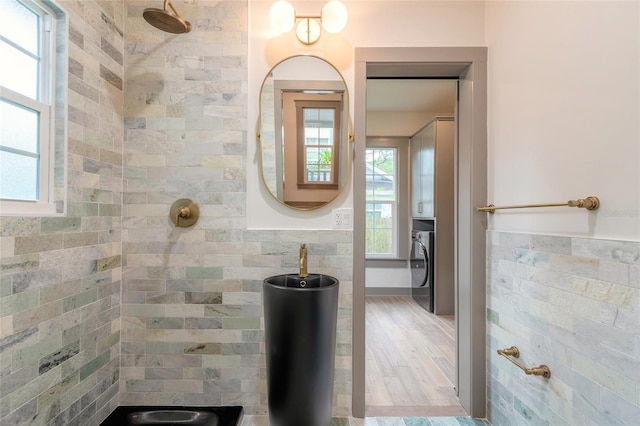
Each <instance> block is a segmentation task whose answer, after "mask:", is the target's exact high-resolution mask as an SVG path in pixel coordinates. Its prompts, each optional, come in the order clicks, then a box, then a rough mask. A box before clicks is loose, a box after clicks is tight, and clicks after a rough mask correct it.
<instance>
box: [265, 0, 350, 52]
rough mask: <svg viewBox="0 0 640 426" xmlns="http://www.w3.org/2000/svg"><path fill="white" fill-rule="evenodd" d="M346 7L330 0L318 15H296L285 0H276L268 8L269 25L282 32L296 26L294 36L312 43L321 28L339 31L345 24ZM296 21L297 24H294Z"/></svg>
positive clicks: (303, 41)
mask: <svg viewBox="0 0 640 426" xmlns="http://www.w3.org/2000/svg"><path fill="white" fill-rule="evenodd" d="M347 16H348V14H347V8H346V7H345V5H344V4H342V3H341V2H340V1H338V0H331V1H330V2H329V3H327V4H325V5H324V7H323V8H322V13H321V14H320V15H319V16H301V15H296V11H295V9H294V8H293V6H292V5H291V3H289V2H288V1H287V0H278V1H276V2H275V3H273V4H272V5H271V9H269V21H270V22H271V26H272V27H273V28H274V29H275V30H276V31H278V32H279V33H281V34H283V33H286V32H289V31H291V29H292V28H293V27H294V25H295V26H296V37H298V40H300V42H302V43H304V44H313V43H315V42H316V41H318V39H319V38H320V33H321V32H322V30H321V27H320V25H322V28H324V30H325V31H326V32H328V33H339V32H340V31H342V30H343V29H344V27H345V26H346V25H347ZM296 21H297V24H296Z"/></svg>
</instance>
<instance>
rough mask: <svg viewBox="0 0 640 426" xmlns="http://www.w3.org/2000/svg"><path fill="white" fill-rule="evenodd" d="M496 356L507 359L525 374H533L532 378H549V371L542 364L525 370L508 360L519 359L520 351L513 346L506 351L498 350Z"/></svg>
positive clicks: (523, 367) (517, 363) (513, 361)
mask: <svg viewBox="0 0 640 426" xmlns="http://www.w3.org/2000/svg"><path fill="white" fill-rule="evenodd" d="M498 355H502V356H503V357H505V358H506V359H508V360H509V361H510V362H512V363H513V364H515V365H516V366H518V368H520V369H521V370H522V371H524V372H525V374H533V375H534V376H542V377H544V378H547V379H548V378H549V377H551V370H549V367H547V366H546V365H544V364H542V365H541V366H539V367H533V368H527V367H525V366H523V365H521V364H520V363H519V362H517V361H515V360H514V359H512V358H509V357H514V358H520V350H519V349H518V348H516V347H515V346H511V347H510V348H507V349H498Z"/></svg>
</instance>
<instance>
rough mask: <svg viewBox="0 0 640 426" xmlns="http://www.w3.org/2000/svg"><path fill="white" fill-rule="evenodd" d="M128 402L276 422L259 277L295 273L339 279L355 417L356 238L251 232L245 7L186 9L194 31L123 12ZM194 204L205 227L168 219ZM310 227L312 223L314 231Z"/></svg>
mask: <svg viewBox="0 0 640 426" xmlns="http://www.w3.org/2000/svg"><path fill="white" fill-rule="evenodd" d="M126 4H127V11H126V28H127V34H126V38H127V39H126V46H125V49H126V58H125V62H126V63H127V72H126V84H125V86H126V89H125V111H126V112H125V115H126V118H125V141H124V165H125V167H124V181H125V183H124V185H125V189H124V219H123V242H124V243H123V300H122V303H123V304H122V370H121V382H120V390H121V398H120V403H121V404H123V405H133V404H156V405H157V404H169V405H173V404H185V405H243V406H244V407H245V411H246V413H248V414H265V413H266V410H267V408H266V377H265V358H264V347H263V340H264V339H263V320H262V279H263V278H265V277H267V276H270V275H273V274H277V273H283V272H293V271H296V269H297V268H298V250H299V245H300V243H302V242H304V243H307V246H308V252H309V269H310V270H311V271H314V272H316V271H317V272H322V273H327V274H331V275H335V276H336V277H338V278H339V279H340V280H341V284H340V285H341V294H340V301H339V303H340V306H339V312H340V314H339V315H340V319H339V326H338V327H339V335H338V349H337V355H336V357H337V359H336V361H337V362H336V366H337V371H336V385H335V391H334V400H335V404H334V407H335V408H334V412H335V413H336V414H337V415H347V414H349V413H350V407H351V301H352V298H351V269H352V267H351V263H352V260H351V232H343V231H340V232H338V231H304V232H299V231H252V230H247V229H246V209H247V208H249V207H250V206H251V201H250V200H247V199H246V179H245V168H246V151H247V150H246V148H247V144H248V143H256V142H255V140H254V138H253V133H251V137H249V136H248V135H247V128H252V127H253V124H249V123H247V105H248V102H258V98H257V97H258V95H257V93H254V94H248V93H247V77H248V65H247V2H246V0H239V1H235V0H225V1H208V0H198V2H195V3H194V2H188V3H179V4H177V8H178V9H179V11H180V13H181V15H182V16H183V17H184V18H185V19H187V20H188V21H190V22H191V25H192V27H193V29H192V31H191V32H190V33H188V34H182V35H170V34H166V33H162V32H160V31H159V30H156V29H154V28H152V27H150V26H149V25H148V24H147V23H146V22H145V21H144V20H143V19H142V12H143V10H144V8H145V7H157V1H153V2H152V1H149V2H138V1H127V2H126ZM181 198H190V199H192V200H193V201H195V202H196V203H197V204H198V205H199V206H200V213H201V217H200V219H199V221H198V222H197V224H195V225H194V226H193V227H190V228H177V227H175V226H174V225H173V224H172V223H171V222H170V220H169V218H168V215H169V210H170V206H171V205H172V203H173V202H174V201H176V200H178V199H181ZM310 227H313V226H312V223H310Z"/></svg>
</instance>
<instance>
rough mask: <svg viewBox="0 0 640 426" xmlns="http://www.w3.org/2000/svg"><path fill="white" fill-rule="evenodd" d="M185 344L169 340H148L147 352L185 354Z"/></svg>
mask: <svg viewBox="0 0 640 426" xmlns="http://www.w3.org/2000/svg"><path fill="white" fill-rule="evenodd" d="M182 345H183V344H182V343H180V342H177V343H167V342H147V343H146V344H145V352H146V353H148V354H183V353H184V351H183V346H182Z"/></svg>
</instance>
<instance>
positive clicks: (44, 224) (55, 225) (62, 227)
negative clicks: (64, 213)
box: [40, 217, 82, 234]
mask: <svg viewBox="0 0 640 426" xmlns="http://www.w3.org/2000/svg"><path fill="white" fill-rule="evenodd" d="M81 223H82V220H81V219H80V218H79V217H43V218H42V219H41V224H40V232H41V233H43V234H58V233H62V232H78V231H79V230H80V226H81Z"/></svg>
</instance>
